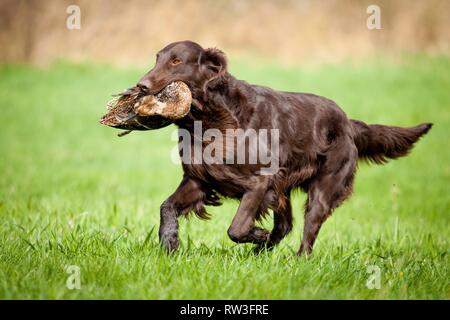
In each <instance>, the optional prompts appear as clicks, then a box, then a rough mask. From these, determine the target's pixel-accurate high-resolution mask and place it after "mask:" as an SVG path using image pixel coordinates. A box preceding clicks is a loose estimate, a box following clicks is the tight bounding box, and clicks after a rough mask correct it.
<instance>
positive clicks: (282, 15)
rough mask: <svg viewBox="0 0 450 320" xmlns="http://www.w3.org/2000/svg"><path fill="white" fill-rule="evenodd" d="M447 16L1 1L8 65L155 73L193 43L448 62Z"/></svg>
mask: <svg viewBox="0 0 450 320" xmlns="http://www.w3.org/2000/svg"><path fill="white" fill-rule="evenodd" d="M72 4H75V5H78V6H79V7H80V9H81V29H79V30H69V29H67V28H66V19H67V17H68V14H67V13H66V8H67V7H68V6H69V5H72ZM371 4H376V5H378V6H379V7H380V9H381V21H382V23H381V27H382V29H381V30H369V29H368V28H367V27H366V20H367V18H368V17H369V14H368V13H367V12H366V10H367V7H368V6H369V5H371ZM449 14H450V1H447V0H428V1H424V0H395V1H389V0H377V1H374V0H322V1H313V0H281V1H270V0H187V1H186V0H183V1H181V0H166V1H147V0H130V1H126V2H123V1H120V0H0V43H1V48H2V50H1V51H0V61H2V62H5V61H8V62H11V61H12V62H32V63H46V62H48V61H51V60H52V59H55V58H68V59H76V60H89V61H101V62H111V63H120V64H132V65H148V64H149V61H151V62H153V56H154V53H155V52H156V51H157V50H159V49H161V48H162V47H163V46H165V45H166V44H167V43H169V42H172V41H176V40H185V39H191V40H194V41H197V42H199V43H200V44H201V45H202V46H204V47H206V46H216V47H219V48H221V49H223V50H224V51H225V52H226V53H228V55H247V56H250V57H256V56H257V57H258V58H270V59H276V60H277V61H278V62H283V63H295V64H298V63H304V62H305V61H306V62H311V61H318V62H337V61H341V60H343V59H346V58H351V59H355V58H359V57H365V56H373V55H377V54H392V55H396V54H399V53H402V52H426V53H431V54H436V53H447V54H448V53H449V43H450V41H449V40H450V17H449Z"/></svg>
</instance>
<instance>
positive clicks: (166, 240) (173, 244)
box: [159, 234, 180, 252]
mask: <svg viewBox="0 0 450 320" xmlns="http://www.w3.org/2000/svg"><path fill="white" fill-rule="evenodd" d="M159 241H160V243H161V245H162V246H163V247H164V248H165V249H167V251H169V252H173V251H176V250H177V249H178V247H179V246H180V240H179V239H178V237H177V235H174V234H169V235H164V234H163V235H161V236H160V239H159Z"/></svg>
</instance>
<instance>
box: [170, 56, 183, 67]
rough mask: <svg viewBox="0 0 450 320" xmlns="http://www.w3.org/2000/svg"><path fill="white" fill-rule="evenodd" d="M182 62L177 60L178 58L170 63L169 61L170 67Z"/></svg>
mask: <svg viewBox="0 0 450 320" xmlns="http://www.w3.org/2000/svg"><path fill="white" fill-rule="evenodd" d="M181 62H182V61H181V60H180V59H178V58H173V59H172V60H171V61H170V64H171V65H173V66H176V65H177V64H180V63H181Z"/></svg>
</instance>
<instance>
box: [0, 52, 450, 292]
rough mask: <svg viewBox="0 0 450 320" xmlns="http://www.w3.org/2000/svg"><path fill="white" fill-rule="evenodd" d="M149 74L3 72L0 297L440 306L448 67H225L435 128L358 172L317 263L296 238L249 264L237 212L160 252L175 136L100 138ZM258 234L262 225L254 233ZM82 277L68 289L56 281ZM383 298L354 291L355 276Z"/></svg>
mask: <svg viewBox="0 0 450 320" xmlns="http://www.w3.org/2000/svg"><path fill="white" fill-rule="evenodd" d="M144 71H145V70H138V69H119V68H113V67H109V66H102V65H74V64H68V63H56V64H54V65H51V66H49V67H46V68H37V67H29V66H2V67H0V108H1V110H2V113H1V126H0V133H1V135H0V172H1V179H0V219H1V220H0V221H1V224H0V298H3V299H16V298H25V299H30V298H38V299H54V298H56V299H62V298H64V299H73V298H82V299H89V298H101V299H104V298H126V299H133V298H137V299H144V298H145V299H165V298H167V299H212V298H215V299H304V298H311V299H319V298H327V299H333V298H337V299H359V298H362V299H367V298H369V299H410V298H413V299H428V298H438V299H448V298H449V297H450V295H449V288H450V286H449V279H450V272H449V231H450V223H449V222H450V195H449V185H450V162H449V159H450V148H449V147H450V146H449V133H450V132H449V127H450V90H449V88H450V59H449V58H448V57H435V58H427V57H421V56H419V57H409V58H406V59H405V60H404V61H402V62H401V63H400V62H397V63H394V62H392V61H389V60H380V61H372V62H367V63H364V64H358V65H352V64H350V63H346V64H341V65H334V66H316V67H310V68H287V67H279V66H276V65H273V64H267V65H266V64H255V63H253V64H252V63H247V62H246V61H242V60H241V61H232V62H231V71H232V73H234V74H235V75H236V76H237V77H238V78H241V79H246V80H247V81H249V82H252V83H259V84H265V85H270V86H272V87H274V88H277V89H283V90H293V91H305V92H314V93H316V94H320V95H324V96H327V97H329V98H331V99H334V100H335V101H336V102H337V103H338V104H339V105H340V106H341V107H342V108H343V109H344V110H345V111H346V112H347V114H348V115H349V117H351V118H356V119H361V120H364V121H367V122H369V123H385V124H396V125H404V126H409V125H415V124H417V123H420V122H425V121H431V122H434V124H435V126H434V128H433V129H432V130H431V132H430V133H429V134H428V135H427V136H426V137H425V138H424V139H423V140H422V141H420V142H419V143H418V145H417V146H416V147H415V149H414V151H413V152H412V154H411V155H410V156H409V157H407V158H404V159H401V160H398V161H393V162H391V163H389V164H387V165H385V166H368V165H365V164H361V165H360V168H359V171H358V174H357V178H356V185H355V194H354V195H353V197H352V198H351V199H350V200H348V201H347V202H346V203H345V204H344V205H343V206H342V207H340V208H339V209H338V210H336V211H335V213H334V215H333V216H332V217H331V218H330V219H329V220H328V221H327V222H326V223H325V225H324V227H323V228H322V230H321V233H320V235H319V239H318V242H317V244H316V247H315V252H314V255H313V256H311V257H309V258H304V257H302V258H298V257H297V256H296V255H295V251H296V250H297V249H298V246H299V243H300V236H301V232H300V231H301V228H302V223H303V219H302V215H303V214H302V208H303V202H304V201H305V196H304V195H303V194H300V193H298V194H296V195H295V199H294V215H295V225H294V231H293V232H292V233H291V234H290V235H289V236H288V237H287V238H286V239H285V240H284V241H283V242H282V243H281V244H280V246H279V247H277V248H276V249H275V250H274V251H273V252H269V253H267V252H263V253H262V254H260V255H254V254H253V253H252V246H251V245H235V244H234V243H233V242H231V241H230V240H229V239H228V238H227V234H226V230H227V228H228V225H229V223H230V221H231V219H232V217H233V214H234V212H235V210H236V208H237V202H233V201H226V202H225V204H224V205H223V206H222V207H217V208H209V209H210V212H211V213H212V214H213V218H212V219H211V220H210V221H208V222H204V221H199V220H197V219H196V218H195V217H192V218H191V219H189V220H184V219H182V220H181V222H180V236H181V241H182V247H181V250H180V251H179V252H178V253H176V254H173V255H166V254H165V253H164V252H163V251H162V250H160V249H159V246H158V244H157V230H158V223H159V205H160V203H161V202H162V201H163V200H164V199H165V198H166V197H167V196H169V195H170V194H171V192H173V190H174V189H175V188H176V186H177V185H178V182H179V180H180V178H181V169H180V167H179V166H178V165H176V164H173V163H172V162H171V160H170V159H171V156H170V153H171V151H172V150H173V147H174V144H175V142H174V141H173V140H172V139H171V134H172V132H173V131H174V129H175V127H172V126H171V127H168V128H165V129H163V130H159V131H153V132H135V133H132V134H130V135H128V136H126V137H123V138H118V137H117V136H116V134H117V132H116V131H115V130H114V129H111V128H107V127H104V126H101V125H100V124H98V122H97V120H98V118H99V117H100V116H101V115H102V114H103V113H104V112H105V107H104V105H105V102H106V101H107V100H108V99H109V97H110V94H111V93H115V92H118V91H121V90H122V89H124V88H126V87H129V86H130V85H132V84H134V83H135V82H136V80H137V79H138V78H139V77H140V75H141V74H143V73H144ZM263 224H264V225H265V226H267V227H270V225H271V222H270V221H269V220H268V221H266V222H264V223H263ZM69 265H77V266H79V267H80V270H81V289H80V290H69V289H68V288H67V287H66V280H67V277H68V276H69V275H68V274H67V273H66V269H65V268H66V267H67V266H69ZM370 265H376V266H378V267H379V268H380V270H381V288H380V289H378V290H377V289H375V290H370V289H368V288H367V287H366V281H367V279H368V277H369V274H368V273H367V268H368V266H370Z"/></svg>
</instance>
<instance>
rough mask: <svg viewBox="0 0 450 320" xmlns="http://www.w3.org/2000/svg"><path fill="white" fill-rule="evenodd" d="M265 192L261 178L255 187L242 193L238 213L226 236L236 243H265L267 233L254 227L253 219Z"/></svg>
mask: <svg viewBox="0 0 450 320" xmlns="http://www.w3.org/2000/svg"><path fill="white" fill-rule="evenodd" d="M266 192H267V179H265V178H261V180H260V181H258V183H257V185H256V187H254V188H253V189H252V190H250V191H247V192H246V193H244V195H243V197H242V199H241V203H240V204H239V208H238V211H237V213H236V215H235V216H234V218H233V221H232V223H231V226H230V227H229V228H228V236H229V237H230V239H231V240H233V241H234V242H237V243H244V242H251V243H256V244H262V243H265V242H266V241H267V240H268V238H269V232H268V231H267V230H264V229H262V228H258V227H255V219H256V216H257V214H258V210H259V207H260V205H261V202H262V201H263V199H264V196H265V194H266Z"/></svg>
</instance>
